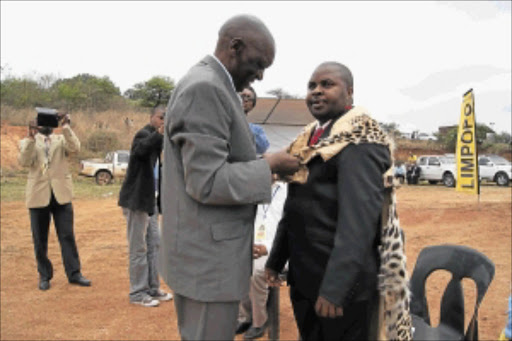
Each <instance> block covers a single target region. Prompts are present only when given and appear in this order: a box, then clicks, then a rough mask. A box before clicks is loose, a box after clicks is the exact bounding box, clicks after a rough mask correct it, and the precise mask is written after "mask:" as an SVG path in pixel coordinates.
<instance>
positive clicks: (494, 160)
mask: <svg viewBox="0 0 512 341" xmlns="http://www.w3.org/2000/svg"><path fill="white" fill-rule="evenodd" d="M478 170H479V172H480V179H481V180H487V181H492V182H496V184H497V185H498V186H508V183H509V181H512V163H511V162H510V161H508V160H507V159H505V158H503V157H501V156H498V155H479V156H478Z"/></svg>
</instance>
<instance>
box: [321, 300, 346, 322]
mask: <svg viewBox="0 0 512 341" xmlns="http://www.w3.org/2000/svg"><path fill="white" fill-rule="evenodd" d="M315 311H316V314H317V315H318V316H320V317H328V318H335V317H338V316H343V308H342V307H338V306H336V305H334V304H332V303H331V302H329V301H327V300H326V299H325V298H323V297H322V296H318V299H317V300H316V303H315Z"/></svg>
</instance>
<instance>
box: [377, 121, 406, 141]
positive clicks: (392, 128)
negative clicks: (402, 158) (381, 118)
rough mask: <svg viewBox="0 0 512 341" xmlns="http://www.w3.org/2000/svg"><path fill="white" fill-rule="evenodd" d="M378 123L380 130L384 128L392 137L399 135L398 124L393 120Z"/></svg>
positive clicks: (395, 137)
mask: <svg viewBox="0 0 512 341" xmlns="http://www.w3.org/2000/svg"><path fill="white" fill-rule="evenodd" d="M379 124H380V127H381V128H382V130H384V131H385V132H386V133H387V134H388V135H389V136H390V137H392V138H393V139H397V138H399V137H400V136H401V134H400V130H398V127H399V125H398V124H397V123H395V122H390V123H384V122H379Z"/></svg>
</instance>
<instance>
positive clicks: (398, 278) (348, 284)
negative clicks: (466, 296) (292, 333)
mask: <svg viewBox="0 0 512 341" xmlns="http://www.w3.org/2000/svg"><path fill="white" fill-rule="evenodd" d="M352 95H353V79H352V74H351V72H350V70H349V69H348V68H346V67H345V66H344V65H342V64H339V63H335V62H327V63H323V64H321V65H320V66H319V67H317V69H316V70H315V71H314V73H313V75H312V77H311V79H310V81H309V84H308V94H307V98H306V103H307V105H308V108H309V110H310V112H311V113H312V115H313V116H314V117H315V118H316V119H317V122H314V123H312V124H310V125H309V126H307V127H306V128H305V129H304V132H303V133H302V134H300V135H299V136H298V138H297V139H296V140H295V141H294V142H293V143H292V144H291V146H290V148H289V150H290V153H291V154H292V155H295V156H298V157H299V158H300V159H301V161H302V164H303V167H302V168H301V170H299V172H297V173H296V174H295V175H294V176H293V177H292V178H291V179H289V180H290V181H291V183H290V185H289V194H288V199H287V201H286V203H285V207H284V214H283V218H282V220H281V222H280V223H279V227H278V230H277V234H276V237H275V240H274V245H273V247H272V251H271V254H270V256H269V259H268V261H267V264H266V267H267V269H266V271H267V279H268V281H269V284H270V285H278V284H279V280H278V276H277V274H278V272H279V271H280V270H281V269H282V267H283V266H284V264H285V262H286V261H287V260H288V261H289V272H288V283H289V285H290V298H291V301H292V305H293V308H294V313H295V318H296V321H297V326H298V329H299V332H300V336H301V339H302V340H325V339H329V340H331V339H332V340H367V339H376V338H377V333H378V329H379V327H378V302H379V289H380V294H381V295H380V296H381V297H382V298H383V299H382V300H383V304H384V311H385V313H384V316H386V317H388V318H387V320H386V318H384V320H385V321H384V322H385V323H386V336H387V337H388V338H389V339H395V338H396V339H410V318H409V315H408V299H409V296H408V295H409V292H408V290H407V273H406V271H405V256H404V255H403V241H402V235H401V233H400V231H401V230H400V227H399V224H398V218H397V217H396V214H395V206H396V204H395V198H394V192H393V189H391V188H387V183H386V181H385V179H387V178H388V177H387V176H386V175H387V174H388V172H389V170H392V154H391V143H390V141H389V139H388V138H387V136H386V135H385V134H383V133H382V132H381V131H380V128H379V126H378V124H377V123H376V122H375V121H374V120H372V119H371V118H370V117H369V116H368V115H367V114H366V112H365V111H364V110H363V109H361V108H360V107H355V108H354V107H352V103H353V98H352ZM318 128H323V130H321V131H320V132H318ZM318 136H319V137H320V138H319V139H318V138H317V137H318ZM311 140H314V141H311ZM391 176H392V174H391ZM384 232H385V233H384ZM388 232H389V233H388ZM395 232H396V233H395ZM393 236H396V241H394V240H392V238H393ZM394 256H397V257H398V258H395V257H394ZM383 258H384V259H383ZM393 259H399V261H395V260H393ZM391 263H393V265H391ZM395 263H396V266H395ZM395 269H396V271H395ZM389 283H399V285H391V288H390V287H389ZM384 301H385V303H384ZM389 317H392V318H389Z"/></svg>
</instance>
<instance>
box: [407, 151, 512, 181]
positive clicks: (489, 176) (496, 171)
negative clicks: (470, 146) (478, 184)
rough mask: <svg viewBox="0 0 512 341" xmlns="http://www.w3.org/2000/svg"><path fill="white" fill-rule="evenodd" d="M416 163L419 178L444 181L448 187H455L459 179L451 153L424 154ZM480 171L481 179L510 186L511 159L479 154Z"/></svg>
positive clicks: (511, 175)
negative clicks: (418, 169)
mask: <svg viewBox="0 0 512 341" xmlns="http://www.w3.org/2000/svg"><path fill="white" fill-rule="evenodd" d="M416 165H417V166H418V167H419V168H420V176H419V180H427V181H428V182H429V183H431V184H436V183H438V182H439V181H442V182H443V184H444V185H445V186H447V187H454V186H455V182H456V181H457V168H456V167H457V165H456V163H455V157H454V156H453V154H451V155H423V156H420V157H419V158H418V160H417V161H416ZM478 172H479V177H480V181H481V180H486V181H492V182H496V184H497V185H498V186H508V184H509V181H511V180H512V165H511V163H510V161H507V159H505V158H502V157H501V156H497V155H479V156H478Z"/></svg>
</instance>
